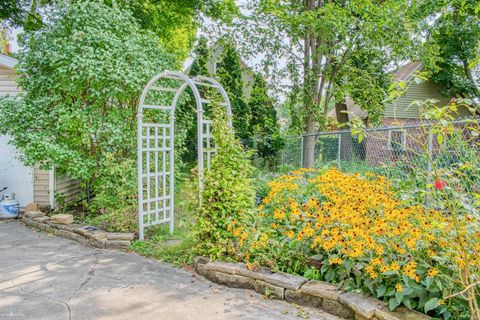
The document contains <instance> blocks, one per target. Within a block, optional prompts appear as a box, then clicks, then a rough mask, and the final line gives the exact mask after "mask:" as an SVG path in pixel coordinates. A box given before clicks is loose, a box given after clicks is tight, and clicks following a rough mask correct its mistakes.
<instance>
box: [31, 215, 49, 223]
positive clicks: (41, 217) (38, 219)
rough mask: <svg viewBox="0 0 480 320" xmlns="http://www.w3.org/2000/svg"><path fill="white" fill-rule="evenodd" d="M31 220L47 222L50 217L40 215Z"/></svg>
mask: <svg viewBox="0 0 480 320" xmlns="http://www.w3.org/2000/svg"><path fill="white" fill-rule="evenodd" d="M33 220H35V221H37V222H40V223H47V221H49V220H50V217H48V216H40V217H35V218H33Z"/></svg>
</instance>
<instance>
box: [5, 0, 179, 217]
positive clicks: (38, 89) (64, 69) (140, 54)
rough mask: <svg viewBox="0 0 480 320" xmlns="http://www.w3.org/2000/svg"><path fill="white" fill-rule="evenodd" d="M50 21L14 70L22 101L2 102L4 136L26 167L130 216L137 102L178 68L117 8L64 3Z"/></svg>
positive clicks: (31, 38)
mask: <svg viewBox="0 0 480 320" xmlns="http://www.w3.org/2000/svg"><path fill="white" fill-rule="evenodd" d="M46 21H48V22H46V23H45V24H44V26H43V27H42V28H41V29H39V30H38V31H36V32H32V33H27V34H26V35H25V39H24V42H23V48H22V49H21V50H20V52H19V53H18V59H19V64H18V67H17V68H18V71H19V73H20V74H21V77H20V80H19V85H20V86H21V87H22V88H23V90H24V92H25V93H23V94H21V95H20V96H18V97H17V98H6V99H3V100H2V102H1V107H0V128H1V129H0V131H1V132H2V133H3V134H9V135H10V136H11V137H12V138H13V144H14V145H15V147H16V148H17V149H18V150H20V151H21V154H22V156H23V159H24V161H25V163H26V164H29V165H33V164H34V163H36V162H38V163H40V164H41V165H42V166H44V167H51V166H55V167H56V169H57V171H58V172H60V173H67V174H68V175H70V176H71V177H73V178H77V179H80V180H81V181H82V182H83V183H84V185H87V184H88V185H89V188H90V190H91V191H92V192H93V193H94V194H95V196H96V197H95V199H94V206H93V207H94V208H95V209H102V208H111V209H118V206H119V205H122V206H123V207H125V206H130V210H133V209H132V208H131V206H132V205H134V204H135V202H136V183H135V161H134V159H135V157H136V150H137V148H136V117H135V115H136V108H137V98H138V96H139V94H140V92H141V90H142V89H143V86H144V85H145V83H146V82H147V81H148V80H149V79H150V77H152V76H153V75H154V74H156V73H158V72H159V71H162V70H165V69H166V68H170V67H171V66H172V65H173V62H174V61H173V59H172V58H171V57H170V55H169V54H167V53H165V51H164V50H163V49H161V47H159V45H158V42H157V41H156V40H155V37H154V36H153V35H152V34H151V33H148V32H143V31H142V30H141V29H140V27H139V26H138V24H137V23H136V21H135V19H134V18H133V16H132V15H131V14H130V12H128V11H125V10H122V9H120V8H118V7H115V6H114V7H109V6H106V5H104V4H102V3H101V2H97V1H82V2H81V3H78V2H75V1H73V2H71V3H70V2H65V5H64V6H62V7H58V8H56V9H55V10H53V11H51V12H50V14H49V16H48V19H47V20H46Z"/></svg>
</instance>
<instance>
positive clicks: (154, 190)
mask: <svg viewBox="0 0 480 320" xmlns="http://www.w3.org/2000/svg"><path fill="white" fill-rule="evenodd" d="M187 88H190V89H191V90H192V93H193V97H194V99H195V105H196V113H197V153H198V183H199V192H200V194H199V199H200V201H201V192H202V190H203V172H204V166H205V163H206V168H207V169H209V168H210V160H211V158H212V156H213V155H214V154H215V153H216V148H215V143H214V141H213V135H212V132H211V126H212V124H213V123H212V120H210V119H205V116H204V111H205V108H204V106H206V105H208V104H210V102H211V101H210V100H209V98H213V97H206V96H202V95H205V94H207V93H209V94H210V93H211V91H212V90H216V91H217V92H218V93H219V94H220V100H223V101H219V102H218V103H220V104H221V105H222V106H224V107H225V109H226V114H227V119H226V121H227V125H228V126H230V127H231V126H232V110H231V106H230V100H229V99H228V95H227V93H226V92H225V90H224V89H223V87H222V86H221V85H220V83H218V82H217V81H216V80H214V79H212V78H209V77H203V76H196V77H189V76H187V75H185V74H183V73H181V72H176V71H165V72H162V73H160V74H158V75H156V76H154V77H153V78H152V79H151V80H150V81H149V82H148V83H147V85H146V86H145V88H144V89H143V92H142V95H141V96H140V101H139V104H138V113H137V117H138V126H137V139H138V158H137V159H138V160H137V162H138V163H137V166H138V173H137V174H138V213H139V237H140V239H142V240H143V237H144V228H145V227H149V226H153V225H157V224H163V223H169V224H170V231H171V232H172V231H173V222H174V203H175V202H174V189H175V188H174V183H175V177H174V174H175V166H174V161H175V157H174V152H175V109H176V108H177V104H178V102H179V99H180V96H181V95H182V93H183V92H184V91H185V90H186V89H187ZM146 110H150V111H152V112H151V113H150V112H149V113H148V114H146V112H145V111H146Z"/></svg>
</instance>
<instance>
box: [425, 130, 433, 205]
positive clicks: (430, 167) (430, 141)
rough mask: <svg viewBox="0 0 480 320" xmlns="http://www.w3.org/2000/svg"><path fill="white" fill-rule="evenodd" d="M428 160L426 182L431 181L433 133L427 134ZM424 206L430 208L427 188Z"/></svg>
mask: <svg viewBox="0 0 480 320" xmlns="http://www.w3.org/2000/svg"><path fill="white" fill-rule="evenodd" d="M427 151H428V161H427V184H430V183H431V182H432V161H433V134H432V133H429V134H428V145H427ZM425 206H426V207H427V209H429V208H430V191H429V190H427V194H426V196H425Z"/></svg>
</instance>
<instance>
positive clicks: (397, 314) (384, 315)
mask: <svg viewBox="0 0 480 320" xmlns="http://www.w3.org/2000/svg"><path fill="white" fill-rule="evenodd" d="M375 317H377V318H378V319H379V320H417V319H418V320H427V319H430V317H429V316H427V315H425V314H423V313H420V312H416V311H412V310H409V309H407V308H405V307H400V308H397V309H395V311H390V309H388V307H386V306H385V307H383V308H382V309H378V310H376V311H375Z"/></svg>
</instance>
